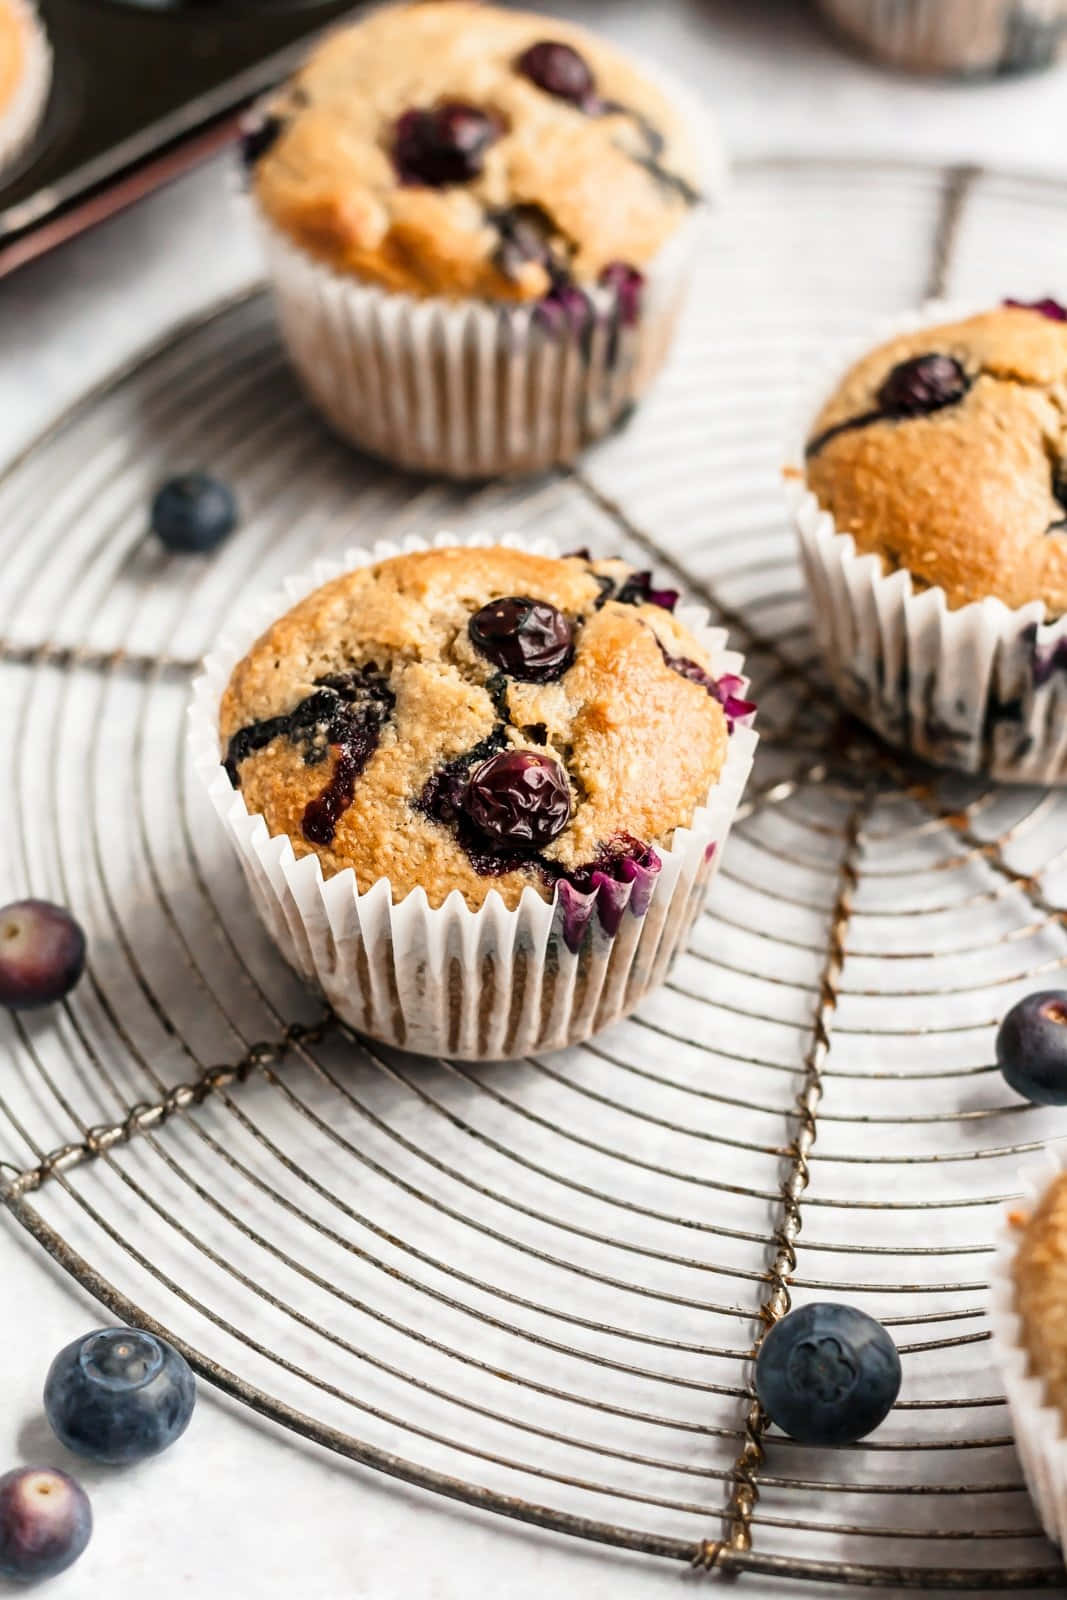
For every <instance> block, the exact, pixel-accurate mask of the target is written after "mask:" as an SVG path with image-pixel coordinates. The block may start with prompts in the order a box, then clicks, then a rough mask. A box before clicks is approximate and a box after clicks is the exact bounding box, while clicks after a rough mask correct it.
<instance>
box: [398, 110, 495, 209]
mask: <svg viewBox="0 0 1067 1600" xmlns="http://www.w3.org/2000/svg"><path fill="white" fill-rule="evenodd" d="M499 131H500V125H499V123H498V122H497V120H496V118H495V117H491V116H489V115H488V114H487V113H486V112H484V111H480V110H479V109H478V107H477V106H470V105H467V104H466V103H465V102H464V101H462V100H445V101H443V102H442V103H441V104H440V105H437V106H432V107H430V108H429V109H428V110H421V111H420V110H415V111H405V112H404V114H403V116H402V117H400V118H399V119H398V121H397V124H396V131H395V135H394V141H393V160H394V163H395V165H396V169H397V172H398V173H399V174H400V177H401V178H402V179H403V180H404V182H405V183H418V184H426V185H427V186H428V187H429V188H432V189H441V188H444V187H446V186H447V185H448V184H455V183H469V182H470V180H471V179H472V178H476V177H477V176H478V174H479V173H480V172H481V170H482V168H483V166H484V165H485V152H486V151H487V150H488V149H489V146H490V145H491V144H492V143H493V141H494V140H495V139H496V137H497V135H498V133H499Z"/></svg>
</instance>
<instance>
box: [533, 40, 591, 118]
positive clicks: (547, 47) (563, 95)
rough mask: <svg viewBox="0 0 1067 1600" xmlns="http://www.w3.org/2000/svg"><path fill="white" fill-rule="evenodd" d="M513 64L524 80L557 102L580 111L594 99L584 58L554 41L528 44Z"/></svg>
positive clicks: (570, 46)
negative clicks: (565, 101) (577, 107)
mask: <svg viewBox="0 0 1067 1600" xmlns="http://www.w3.org/2000/svg"><path fill="white" fill-rule="evenodd" d="M515 65H516V67H517V68H518V70H519V72H521V73H522V75H523V77H524V78H529V80H530V82H531V83H535V84H536V85H537V87H538V88H539V89H543V90H544V92H545V93H546V94H550V95H553V96H554V97H555V98H556V99H557V100H569V101H570V103H571V104H572V105H576V106H582V107H583V108H584V107H585V106H586V105H588V104H589V103H590V102H591V101H592V100H593V99H594V98H595V90H596V83H595V80H594V78H593V74H592V72H591V71H590V68H589V64H588V62H587V61H586V60H585V57H584V56H582V55H579V53H578V51H577V50H575V49H574V47H573V46H572V45H569V44H563V43H562V42H561V41H560V40H558V39H541V40H539V41H538V42H537V44H532V45H530V47H529V49H528V50H524V51H523V53H522V55H521V56H520V57H519V59H518V61H517V62H516V63H515Z"/></svg>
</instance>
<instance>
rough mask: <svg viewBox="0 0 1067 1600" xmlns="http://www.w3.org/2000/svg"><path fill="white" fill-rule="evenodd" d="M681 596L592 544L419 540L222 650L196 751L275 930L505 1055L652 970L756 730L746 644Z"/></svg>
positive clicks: (332, 993) (200, 712) (358, 992)
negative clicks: (742, 667)
mask: <svg viewBox="0 0 1067 1600" xmlns="http://www.w3.org/2000/svg"><path fill="white" fill-rule="evenodd" d="M677 598H678V597H677V595H676V594H675V593H674V592H673V591H671V590H667V589H661V588H657V587H655V586H654V585H653V583H652V580H651V576H650V574H649V573H647V572H636V571H634V570H633V569H632V568H631V567H629V566H628V565H627V564H626V563H625V562H622V561H616V560H609V561H592V560H590V559H589V558H588V557H587V555H586V554H585V553H584V552H582V553H580V554H576V555H572V556H568V557H564V558H558V557H555V556H550V555H542V554H537V553H534V552H531V551H526V550H519V549H516V548H510V547H480V546H479V547H451V548H450V547H436V548H433V549H419V550H412V551H409V552H408V553H405V554H399V555H391V556H389V557H388V558H387V559H383V560H378V561H373V562H368V564H367V565H365V566H362V567H358V568H357V569H356V570H354V571H348V572H343V573H341V574H340V575H338V576H337V577H336V578H334V579H333V580H332V581H330V582H327V583H326V584H324V585H322V586H321V587H319V588H317V589H315V590H313V591H312V592H311V593H309V594H308V595H307V597H306V598H305V599H303V600H302V601H300V602H299V603H298V604H297V605H295V606H294V607H293V608H292V609H291V610H290V611H289V612H287V613H286V614H285V615H284V616H282V617H280V618H279V620H277V621H276V622H275V623H274V624H273V625H272V626H271V627H269V628H268V629H267V631H266V632H265V633H263V634H262V635H261V636H260V637H259V638H258V639H257V640H256V641H255V642H254V643H253V644H252V646H251V648H250V649H248V650H247V653H246V654H244V655H243V656H242V657H241V658H240V659H235V653H229V654H227V653H225V652H223V653H221V654H219V655H218V656H217V657H215V658H210V659H209V662H208V664H207V670H206V673H205V678H204V680H203V681H202V683H201V685H200V686H198V690H197V697H196V702H195V705H194V733H195V729H196V726H197V723H198V719H199V721H200V723H201V725H202V738H201V742H200V746H198V747H197V748H198V749H199V748H201V747H202V748H204V749H207V748H208V747H209V745H213V749H212V750H211V755H210V757H208V758H207V761H205V760H203V759H200V758H199V757H198V760H199V764H200V765H201V766H202V767H204V766H205V765H206V764H207V762H208V761H209V762H210V770H209V771H208V772H206V773H205V775H206V776H207V777H208V780H209V786H210V787H211V789H212V794H213V798H214V799H215V801H216V804H217V807H218V809H219V812H220V815H221V816H222V817H223V818H224V820H225V821H226V823H227V825H228V827H229V828H230V830H231V833H232V834H233V836H234V838H235V841H236V843H237V845H238V850H239V853H240V855H241V858H242V861H243V864H244V866H245V869H246V873H247V875H248V878H249V882H250V885H251V887H252V890H253V895H254V897H255V898H256V902H257V906H258V909H259V910H260V912H261V914H262V915H263V916H264V918H265V920H266V921H267V923H268V926H269V927H270V928H271V931H272V932H273V933H274V934H275V937H276V938H277V940H278V942H279V944H280V945H281V947H282V949H283V952H284V953H285V954H286V955H287V956H288V957H289V959H290V960H291V961H293V962H294V964H295V965H297V966H298V967H299V968H300V969H301V970H302V971H304V972H305V974H306V975H307V976H308V977H309V978H311V979H313V981H315V982H316V983H317V984H318V985H319V986H320V987H321V988H322V989H324V990H325V992H326V993H327V995H328V996H329V998H330V1000H331V1002H332V1003H333V1004H334V1006H335V1007H336V1008H337V1009H338V1010H339V1011H340V1012H341V1014H342V1015H344V1016H346V1017H347V1018H348V1019H349V1020H350V1021H352V1022H353V1024H354V1025H355V1026H357V1027H359V1028H361V1029H363V1030H364V1031H367V1032H370V1033H372V1034H374V1035H375V1036H376V1037H379V1038H383V1039H388V1040H389V1041H390V1042H393V1043H396V1044H402V1045H405V1046H406V1047H407V1048H410V1049H416V1050H423V1051H439V1050H448V1051H450V1052H451V1053H460V1054H467V1055H475V1056H486V1055H488V1056H499V1055H514V1054H520V1053H523V1052H524V1051H526V1050H529V1049H542V1048H547V1047H549V1046H550V1045H555V1044H563V1043H573V1042H575V1041H576V1040H577V1039H579V1038H583V1037H585V1036H587V1035H588V1034H589V1033H590V1032H592V1031H594V1029H596V1028H598V1027H601V1026H603V1025H604V1024H605V1023H606V1022H608V1021H611V1020H613V1019H614V1018H615V1017H617V1016H619V1015H622V1014H624V1013H625V1012H626V1011H628V1010H630V1009H631V1008H632V1007H633V1005H635V1004H636V1003H637V1001H638V1000H639V999H640V998H641V996H642V995H643V994H644V993H646V992H647V990H648V989H649V988H651V987H652V986H653V985H654V984H655V983H657V982H659V981H660V980H661V978H662V975H663V972H664V970H665V968H666V966H667V964H668V963H669V961H670V960H671V958H672V957H673V955H674V953H675V952H676V950H677V949H678V947H679V945H680V943H681V941H682V940H683V939H684V937H685V935H686V933H687V932H688V929H689V926H690V925H691V922H692V919H693V917H694V916H695V915H696V914H697V912H698V911H699V909H700V906H701V904H702V902H703V899H704V895H705V892H706V889H707V885H708V882H709V880H710V877H711V874H712V872H713V871H714V869H715V868H716V867H717V865H718V862H719V859H720V857H721V853H722V847H723V844H724V843H725V838H726V835H727V833H728V831H729V826H730V822H731V820H732V817H733V813H734V810H735V809H736V806H737V803H738V800H739V799H740V793H741V788H742V786H743V783H744V780H745V777H746V775H747V771H748V767H749V764H750V761H751V755H752V747H753V742H754V736H753V735H752V734H751V732H750V731H749V728H748V726H747V724H748V723H749V722H750V720H751V715H752V712H753V711H754V709H755V708H754V707H753V706H752V705H751V704H750V703H748V702H747V701H746V700H745V699H743V698H742V696H743V692H744V684H743V680H742V679H741V677H740V676H738V673H737V668H738V665H739V662H738V660H737V658H735V657H731V656H730V655H729V654H726V653H724V652H723V651H722V650H721V648H720V647H721V637H720V636H716V635H714V634H709V633H707V632H706V631H704V632H702V633H701V634H699V635H698V634H695V633H693V632H692V631H691V630H690V628H688V627H687V626H685V625H683V623H682V622H681V621H679V620H678V619H677V618H676V617H675V615H674V606H675V602H676V600H677ZM209 717H210V718H211V719H212V722H213V724H214V725H213V726H206V727H203V724H205V723H206V721H207V718H209ZM220 758H221V761H222V764H223V765H222V769H221V772H220V768H219V765H218V762H219V760H220ZM222 773H224V774H225V776H222V775H221V774H222Z"/></svg>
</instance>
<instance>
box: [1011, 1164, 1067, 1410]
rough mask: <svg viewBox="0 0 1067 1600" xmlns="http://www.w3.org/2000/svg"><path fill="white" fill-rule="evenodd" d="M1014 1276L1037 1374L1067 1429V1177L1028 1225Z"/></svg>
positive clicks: (1055, 1185)
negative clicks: (1043, 1382) (1045, 1386)
mask: <svg viewBox="0 0 1067 1600" xmlns="http://www.w3.org/2000/svg"><path fill="white" fill-rule="evenodd" d="M1013 1276H1014V1280H1015V1309H1016V1311H1017V1312H1018V1314H1019V1318H1020V1320H1021V1322H1022V1327H1023V1344H1024V1346H1025V1348H1026V1349H1027V1351H1028V1352H1029V1355H1030V1366H1031V1371H1032V1373H1033V1375H1034V1376H1035V1377H1040V1378H1043V1379H1044V1380H1045V1383H1046V1385H1047V1390H1048V1399H1049V1401H1050V1402H1051V1403H1052V1404H1053V1405H1056V1406H1058V1407H1059V1409H1060V1411H1061V1412H1062V1414H1063V1418H1064V1422H1065V1424H1067V1173H1064V1174H1063V1175H1062V1176H1061V1177H1059V1178H1057V1179H1056V1180H1055V1182H1054V1183H1052V1184H1051V1185H1050V1186H1049V1188H1048V1190H1047V1191H1046V1193H1045V1194H1044V1195H1043V1196H1042V1198H1041V1200H1040V1202H1039V1204H1038V1206H1037V1209H1036V1210H1035V1211H1034V1213H1033V1215H1032V1216H1031V1217H1030V1218H1029V1219H1028V1220H1027V1221H1026V1222H1025V1223H1023V1225H1022V1236H1021V1238H1020V1240H1019V1249H1018V1253H1017V1254H1016V1257H1015V1266H1014V1271H1013Z"/></svg>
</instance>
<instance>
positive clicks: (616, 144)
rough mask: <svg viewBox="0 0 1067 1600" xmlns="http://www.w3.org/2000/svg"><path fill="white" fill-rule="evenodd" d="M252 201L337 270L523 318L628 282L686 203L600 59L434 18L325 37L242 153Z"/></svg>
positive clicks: (445, 9) (671, 163)
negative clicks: (548, 300)
mask: <svg viewBox="0 0 1067 1600" xmlns="http://www.w3.org/2000/svg"><path fill="white" fill-rule="evenodd" d="M245 154H246V159H247V160H248V161H249V163H250V165H251V166H252V167H253V170H254V175H253V179H252V184H253V190H254V193H255V195H256V197H257V199H258V201H259V204H260V205H261V207H262V209H263V210H264V212H265V213H266V214H267V216H268V217H270V218H271V219H272V221H273V222H275V223H276V224H277V225H278V226H279V227H280V228H281V229H282V230H283V231H284V232H286V233H287V234H288V235H289V236H290V237H291V238H292V239H293V240H295V241H296V242H297V243H298V244H300V245H302V246H303V247H304V248H305V249H306V250H308V251H310V252H311V253H312V254H313V255H315V256H317V257H319V259H320V260H322V261H325V262H327V263H328V264H329V265H330V266H332V267H333V268H335V269H336V270H338V271H341V272H345V273H351V274H354V275H355V276H357V277H359V278H363V279H367V280H370V281H371V282H374V283H379V284H384V285H385V286H386V287H387V288H390V289H399V290H406V291H407V292H409V293H411V294H416V295H447V296H452V297H466V296H477V297H481V298H487V299H499V300H537V299H540V298H543V297H545V296H546V295H548V294H549V293H550V292H551V291H552V290H553V289H554V288H556V287H558V286H559V285H566V284H581V285H586V286H590V285H594V284H596V283H597V282H598V281H601V280H603V281H605V282H607V283H609V284H610V283H611V282H612V281H613V279H614V278H618V277H620V276H621V275H622V274H623V273H624V271H625V269H630V270H631V271H636V270H639V269H640V268H641V267H642V266H643V265H644V264H645V263H646V262H648V261H649V260H650V259H651V257H652V256H653V255H655V253H656V251H657V250H659V248H660V247H661V245H663V244H664V243H665V242H666V240H667V239H668V238H669V237H670V236H671V234H672V233H673V232H674V231H675V229H676V228H677V227H678V225H679V223H680V222H681V220H682V218H683V217H684V216H685V214H686V212H687V211H688V209H689V208H690V206H691V205H693V204H694V203H695V202H696V201H697V200H698V199H699V195H698V193H697V161H696V156H695V153H694V151H693V149H692V147H691V146H690V144H689V142H688V140H687V137H686V135H685V132H684V130H683V127H682V125H681V123H680V120H679V118H678V116H677V114H676V113H675V111H674V110H673V109H672V107H671V105H670V104H669V102H668V101H667V100H666V99H665V98H664V96H663V95H662V94H661V93H660V92H659V91H658V90H657V89H655V88H653V87H652V86H651V85H650V84H649V83H647V82H646V81H645V79H644V78H643V77H642V76H641V75H640V73H638V72H637V71H635V70H634V68H633V67H631V66H630V65H629V64H628V63H627V62H626V61H625V60H624V59H623V58H622V57H620V56H619V55H617V54H616V53H615V51H614V50H612V49H611V48H610V47H609V46H607V45H606V44H603V43H601V42H600V40H598V39H595V38H593V37H591V36H590V35H589V34H587V33H585V32H584V31H583V30H582V29H580V28H575V27H572V26H571V25H570V24H568V23H565V22H559V21H557V20H556V19H555V18H547V17H539V16H536V15H533V14H530V13H528V12H521V11H498V10H496V9H495V8H494V7H492V6H482V5H478V4H470V3H464V0H437V3H429V4H417V5H406V6H393V7H389V8H387V9H385V10H381V11H377V12H375V13H374V14H372V15H371V16H370V17H368V18H367V19H366V20H365V21H362V22H359V23H356V24H354V25H352V26H350V27H346V28H342V29H340V30H339V31H338V32H336V33H333V34H332V35H330V36H329V37H328V38H326V39H325V40H324V41H323V42H322V43H321V44H320V45H319V46H318V48H317V49H316V50H315V51H314V53H313V54H312V56H311V58H310V60H309V61H308V62H307V64H306V66H305V67H304V68H303V69H302V71H300V72H299V73H298V74H297V75H296V77H295V78H294V79H293V80H292V81H291V82H290V83H289V84H288V85H287V86H286V87H285V88H283V89H282V90H280V91H279V93H278V94H277V95H276V96H275V97H274V99H273V100H272V101H270V102H269V103H268V104H267V106H266V107H265V108H264V120H263V121H262V122H261V123H260V124H259V126H258V127H256V128H255V129H254V130H253V131H252V132H251V133H250V134H249V136H248V138H247V139H246V144H245Z"/></svg>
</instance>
